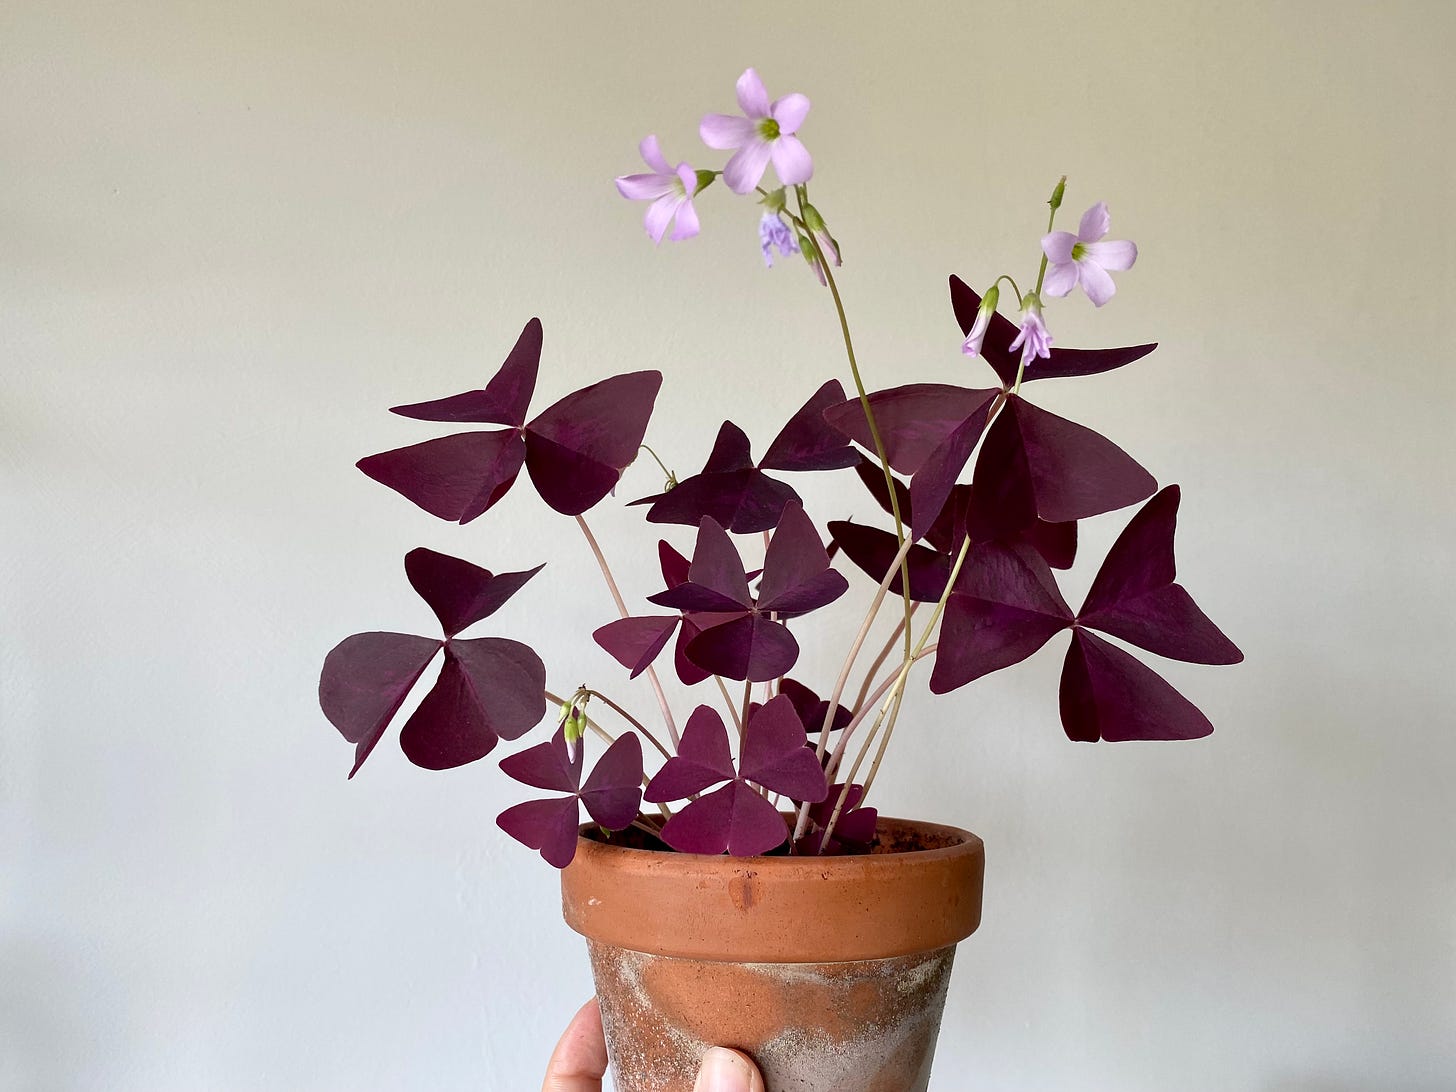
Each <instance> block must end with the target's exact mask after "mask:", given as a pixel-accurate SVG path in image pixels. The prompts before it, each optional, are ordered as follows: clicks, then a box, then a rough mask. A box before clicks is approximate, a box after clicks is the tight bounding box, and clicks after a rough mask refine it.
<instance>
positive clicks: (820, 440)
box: [758, 379, 859, 530]
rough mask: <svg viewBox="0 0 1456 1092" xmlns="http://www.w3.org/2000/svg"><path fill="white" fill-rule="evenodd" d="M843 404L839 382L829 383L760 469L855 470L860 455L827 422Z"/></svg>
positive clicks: (792, 420) (780, 436) (792, 422)
mask: <svg viewBox="0 0 1456 1092" xmlns="http://www.w3.org/2000/svg"><path fill="white" fill-rule="evenodd" d="M843 401H844V388H843V387H842V386H841V385H840V383H839V380H837V379H831V380H829V381H828V382H827V383H825V384H824V385H823V386H822V387H820V388H819V389H818V390H817V391H815V392H814V394H813V396H812V397H810V399H809V401H807V402H805V403H804V405H803V406H802V407H800V409H799V411H798V412H797V413H795V414H794V416H793V417H791V418H790V419H789V423H788V424H787V425H785V426H784V427H783V429H782V430H781V431H780V432H779V434H778V435H777V436H776V437H774V441H773V443H771V444H769V446H768V451H767V452H766V453H765V454H764V457H763V458H762V459H761V460H760V461H759V464H758V465H759V466H760V467H761V468H762V469H764V470H790V471H809V470H843V469H844V468H846V467H851V466H854V464H855V463H856V462H857V461H858V460H859V454H858V453H857V452H856V451H855V450H854V448H852V447H850V445H849V440H848V438H847V437H846V436H845V435H844V434H843V433H842V432H840V431H838V430H837V429H834V428H832V427H830V425H829V424H828V423H827V422H826V421H825V419H824V412H825V410H827V409H829V408H830V407H832V406H837V405H839V404H840V403H841V402H843ZM771 526H772V525H770V528H771ZM770 528H764V530H768V529H770Z"/></svg>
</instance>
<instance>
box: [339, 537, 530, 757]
mask: <svg viewBox="0 0 1456 1092" xmlns="http://www.w3.org/2000/svg"><path fill="white" fill-rule="evenodd" d="M540 570H541V566H539V565H538V566H537V567H536V568H535V569H531V570H529V571H527V572H520V573H501V574H499V575H496V574H493V573H491V572H490V571H489V570H488V569H482V568H481V567H479V566H478V565H472V564H470V563H469V562H467V561H462V560H460V559H459V558H454V557H450V556H448V555H446V554H439V553H436V552H435V551H433V550H426V549H424V548H423V547H421V548H419V549H416V550H411V551H410V552H409V553H408V554H407V555H406V556H405V571H406V573H407V574H408V576H409V579H410V583H411V584H412V585H413V586H414V587H415V590H416V591H418V592H419V594H420V596H421V597H422V598H423V599H424V600H425V601H426V602H427V603H428V604H429V605H430V608H431V609H432V610H433V611H434V612H435V615H436V617H438V618H439V619H440V625H441V628H442V629H443V630H444V637H443V638H429V637H417V636H414V635H411V634H407V633H383V632H373V633H356V634H354V635H353V636H352V637H347V638H345V639H344V640H343V641H341V642H340V643H339V644H338V645H336V646H335V647H334V649H333V650H332V651H331V652H330V653H329V654H328V656H327V657H326V658H325V659H324V666H323V671H322V672H321V674H320V676H319V705H320V707H321V708H322V709H323V711H324V715H325V716H326V717H328V719H329V722H330V723H331V724H333V725H334V727H335V728H337V729H338V730H339V733H340V734H341V735H342V736H343V737H344V738H345V739H346V740H348V741H349V742H350V743H353V744H354V745H355V755H354V767H353V769H352V770H350V771H349V776H350V777H353V776H354V775H355V774H356V773H358V772H359V767H360V766H362V765H363V764H364V760H365V759H366V758H368V757H369V754H370V752H371V751H373V750H374V748H375V746H376V745H377V744H378V743H379V741H380V739H381V738H383V736H384V733H385V731H386V729H388V727H389V724H390V721H392V720H393V719H394V717H395V714H396V713H398V712H399V709H400V707H401V706H402V705H403V704H404V702H405V699H406V698H407V697H408V696H409V693H410V691H411V690H412V689H413V688H414V685H415V683H416V682H418V681H419V678H420V676H421V675H423V674H424V671H425V668H426V667H428V666H429V664H430V661H431V660H433V659H434V658H435V654H436V653H438V652H439V651H440V650H441V649H444V652H445V659H444V664H443V666H442V667H441V669H440V675H439V678H437V679H436V680H435V684H434V686H432V687H431V689H430V691H429V692H428V693H427V694H426V695H425V697H424V699H423V700H422V701H421V702H420V704H419V706H418V708H416V709H415V711H414V712H413V713H412V714H410V717H409V720H407V721H406V722H405V726H404V728H403V729H401V731H400V746H401V748H402V749H403V751H404V753H405V756H406V757H407V758H408V759H409V760H410V761H411V762H413V763H414V764H415V765H417V766H423V767H425V768H426V769H434V770H442V769H448V768H450V767H454V766H461V765H464V764H465V763H467V762H474V761H475V760H476V759H479V758H483V757H485V755H487V754H489V753H490V751H491V750H492V749H493V748H494V747H495V745H496V743H497V741H498V740H500V739H516V738H517V737H519V736H521V735H522V734H523V733H525V732H527V731H529V730H530V729H531V728H533V727H534V726H535V725H536V724H537V723H538V722H539V721H540V719H541V716H542V714H543V713H544V712H545V711H546V698H545V689H546V669H545V667H544V665H543V664H542V663H541V658H540V657H539V656H537V655H536V653H535V652H533V651H532V650H531V649H530V648H529V647H527V646H526V645H523V644H521V643H520V642H519V641H511V640H507V639H505V638H503V637H479V638H473V639H460V638H458V637H457V636H456V635H457V634H458V633H459V632H460V631H461V630H463V629H464V628H465V627H466V626H469V625H472V624H474V623H475V622H478V621H480V620H481V619H482V618H485V617H487V616H488V615H490V614H492V613H494V611H496V610H497V609H498V608H499V607H500V606H501V604H503V603H504V602H505V601H506V600H507V599H508V598H510V596H511V595H513V594H514V593H515V592H516V591H517V590H519V589H520V587H521V586H522V585H523V584H524V583H525V582H526V581H527V580H529V579H530V578H531V577H532V576H534V575H535V574H536V573H537V572H539V571H540Z"/></svg>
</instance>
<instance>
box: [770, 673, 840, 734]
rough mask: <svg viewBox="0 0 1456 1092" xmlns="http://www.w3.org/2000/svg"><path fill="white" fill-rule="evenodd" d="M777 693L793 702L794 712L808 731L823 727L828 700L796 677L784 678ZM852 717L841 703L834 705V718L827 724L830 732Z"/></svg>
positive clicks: (835, 730) (811, 731) (838, 728)
mask: <svg viewBox="0 0 1456 1092" xmlns="http://www.w3.org/2000/svg"><path fill="white" fill-rule="evenodd" d="M779 693H780V694H782V695H784V696H785V697H786V698H788V699H789V701H791V702H793V703H794V712H796V713H798V714H799V720H800V721H802V722H803V724H804V726H805V727H806V728H807V729H808V730H809V731H810V733H814V732H818V731H820V730H821V729H822V728H823V727H824V718H825V716H827V715H828V713H829V701H828V699H826V698H821V697H820V696H819V695H818V694H816V693H814V691H812V690H810V689H809V688H808V687H807V686H805V685H804V684H803V683H801V682H799V681H797V680H796V679H785V680H784V681H783V682H782V684H781V685H780V686H779ZM852 719H854V717H853V714H852V713H850V711H849V710H848V709H846V708H845V707H844V706H842V705H836V706H835V707H834V720H833V721H832V722H831V723H830V725H829V730H830V731H831V732H837V731H839V730H840V729H841V728H843V727H844V726H845V725H846V724H848V723H849V722H850V721H851V720H852Z"/></svg>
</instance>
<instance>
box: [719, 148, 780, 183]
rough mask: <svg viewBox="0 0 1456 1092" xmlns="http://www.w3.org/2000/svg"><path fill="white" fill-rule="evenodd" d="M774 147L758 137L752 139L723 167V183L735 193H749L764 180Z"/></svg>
mask: <svg viewBox="0 0 1456 1092" xmlns="http://www.w3.org/2000/svg"><path fill="white" fill-rule="evenodd" d="M772 155H773V148H772V146H771V145H770V144H769V143H768V142H767V141H765V140H763V139H761V138H760V137H758V136H757V135H755V136H753V137H750V138H749V140H748V141H747V142H746V143H744V144H743V146H742V147H740V148H739V149H738V151H736V152H734V153H733V155H732V157H730V158H729V160H728V162H727V164H726V165H725V166H724V167H723V181H724V183H725V184H726V185H727V186H728V188H729V189H730V190H732V191H733V192H734V193H749V192H750V191H752V189H753V188H754V187H755V186H757V185H758V184H759V182H761V181H762V180H763V172H764V171H766V170H768V163H769V159H770V158H771V157H772Z"/></svg>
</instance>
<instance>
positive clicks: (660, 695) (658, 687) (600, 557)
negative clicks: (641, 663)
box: [576, 516, 678, 750]
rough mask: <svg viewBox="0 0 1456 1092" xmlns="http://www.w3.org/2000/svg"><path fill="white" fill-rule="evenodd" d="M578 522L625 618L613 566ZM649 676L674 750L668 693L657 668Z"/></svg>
mask: <svg viewBox="0 0 1456 1092" xmlns="http://www.w3.org/2000/svg"><path fill="white" fill-rule="evenodd" d="M576 524H577V526H578V527H580V528H581V533H582V534H584V535H585V536H586V541H587V545H588V546H590V547H591V551H592V554H593V555H594V556H595V557H596V559H597V565H598V566H599V567H600V568H601V570H602V576H603V577H605V578H606V581H607V590H608V591H610V592H611V593H612V600H613V601H614V602H615V603H616V604H617V613H618V614H619V615H621V616H622V617H623V618H626V617H628V616H629V614H628V611H627V604H626V602H625V601H624V600H623V599H622V593H621V591H620V590H619V589H618V588H617V581H616V580H615V579H614V578H613V577H612V570H611V567H610V566H608V565H607V559H606V556H605V555H604V554H603V553H602V548H601V547H600V546H598V545H597V537H596V535H594V534H592V533H591V528H590V527H588V526H587V525H586V520H584V519H582V517H581V516H577V517H576ZM647 678H648V679H649V680H650V681H651V683H652V689H653V690H654V691H656V692H657V704H658V707H659V708H660V709H661V710H662V720H663V723H664V724H666V725H667V738H668V739H670V740H672V747H673V750H677V744H678V735H677V723H676V722H675V721H674V720H673V719H672V709H671V708H669V707H668V704H667V694H666V693H665V692H664V691H663V689H662V680H660V679H659V678H658V677H657V670H656V668H652V667H649V668H648V669H647Z"/></svg>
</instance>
